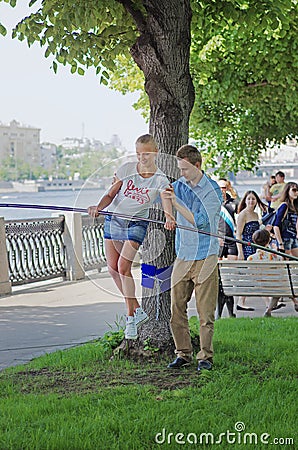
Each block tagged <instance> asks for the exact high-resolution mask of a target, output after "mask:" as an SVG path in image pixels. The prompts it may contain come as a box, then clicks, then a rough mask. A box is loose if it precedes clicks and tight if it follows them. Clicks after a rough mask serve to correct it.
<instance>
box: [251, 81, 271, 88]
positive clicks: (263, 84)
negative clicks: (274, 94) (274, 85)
mask: <svg viewBox="0 0 298 450" xmlns="http://www.w3.org/2000/svg"><path fill="white" fill-rule="evenodd" d="M268 84H270V83H268V81H261V83H247V85H246V87H248V88H255V87H260V86H268Z"/></svg>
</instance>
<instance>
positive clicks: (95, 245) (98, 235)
mask: <svg viewBox="0 0 298 450" xmlns="http://www.w3.org/2000/svg"><path fill="white" fill-rule="evenodd" d="M103 225H104V217H103V216H99V217H97V218H96V219H93V218H92V217H90V216H82V245H83V264H84V269H85V270H91V269H98V270H100V269H101V267H103V266H105V265H106V257H105V250H104V237H103Z"/></svg>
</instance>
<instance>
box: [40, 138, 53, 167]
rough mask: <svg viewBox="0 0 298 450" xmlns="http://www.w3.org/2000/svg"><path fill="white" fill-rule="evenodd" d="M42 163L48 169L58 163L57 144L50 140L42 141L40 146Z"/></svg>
mask: <svg viewBox="0 0 298 450" xmlns="http://www.w3.org/2000/svg"><path fill="white" fill-rule="evenodd" d="M40 164H41V166H42V167H43V168H44V169H46V170H51V169H53V168H54V167H56V165H57V146H56V145H55V144H51V143H49V142H42V143H41V146H40Z"/></svg>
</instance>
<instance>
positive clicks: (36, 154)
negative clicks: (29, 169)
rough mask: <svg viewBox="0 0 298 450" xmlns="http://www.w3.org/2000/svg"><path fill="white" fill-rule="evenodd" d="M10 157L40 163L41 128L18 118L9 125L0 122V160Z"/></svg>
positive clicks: (33, 163) (30, 162)
mask: <svg viewBox="0 0 298 450" xmlns="http://www.w3.org/2000/svg"><path fill="white" fill-rule="evenodd" d="M8 157H10V158H14V159H15V160H17V159H19V160H22V161H27V162H28V163H29V164H31V165H32V166H37V165H40V128H34V127H30V126H27V125H22V124H20V123H19V122H17V121H16V120H12V121H11V122H10V124H9V125H7V124H3V123H1V122H0V161H3V160H4V159H6V158H8Z"/></svg>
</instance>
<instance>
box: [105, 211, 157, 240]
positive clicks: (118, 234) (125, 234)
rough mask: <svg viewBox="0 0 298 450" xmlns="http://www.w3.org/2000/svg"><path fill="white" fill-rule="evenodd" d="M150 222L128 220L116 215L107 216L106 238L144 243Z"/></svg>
mask: <svg viewBox="0 0 298 450" xmlns="http://www.w3.org/2000/svg"><path fill="white" fill-rule="evenodd" d="M148 225H149V222H147V221H146V220H126V219H121V218H119V217H116V216H106V218H105V224H104V238H105V239H112V240H113V241H134V242H138V243H139V244H142V243H143V241H144V239H145V236H146V232H147V228H148Z"/></svg>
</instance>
